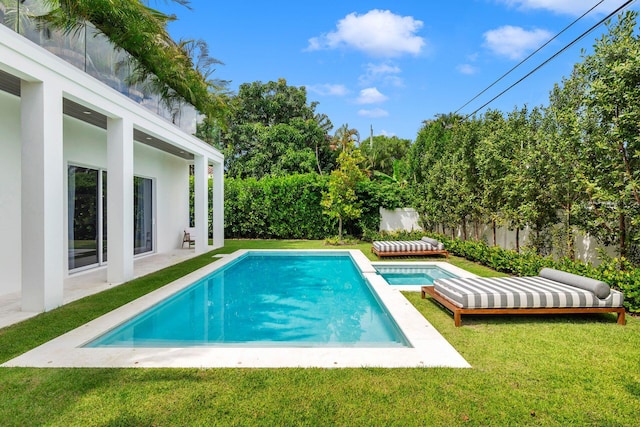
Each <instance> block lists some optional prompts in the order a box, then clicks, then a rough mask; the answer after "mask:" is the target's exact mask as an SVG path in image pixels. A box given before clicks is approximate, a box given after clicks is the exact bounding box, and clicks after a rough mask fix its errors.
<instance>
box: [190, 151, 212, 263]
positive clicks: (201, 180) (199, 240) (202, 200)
mask: <svg viewBox="0 0 640 427" xmlns="http://www.w3.org/2000/svg"><path fill="white" fill-rule="evenodd" d="M193 166H194V168H193V169H194V181H195V182H194V183H193V184H194V185H193V190H194V199H195V200H194V205H195V206H194V209H195V221H196V224H195V229H196V253H197V254H202V253H205V252H207V251H208V250H209V214H208V210H209V197H208V196H209V194H208V188H207V187H208V186H209V185H208V181H209V171H208V169H209V168H208V161H207V157H206V156H198V155H196V156H195V158H194V159H193Z"/></svg>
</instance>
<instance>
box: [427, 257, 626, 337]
mask: <svg viewBox="0 0 640 427" xmlns="http://www.w3.org/2000/svg"><path fill="white" fill-rule="evenodd" d="M421 290H422V292H421V293H422V298H425V297H426V295H427V294H428V295H429V296H431V298H433V299H435V300H436V301H437V302H438V303H440V304H441V305H443V306H444V307H446V308H447V309H449V310H451V311H452V312H453V319H454V323H455V325H456V326H460V325H461V323H462V315H463V314H551V313H603V312H604V313H606V312H611V313H617V314H618V324H621V325H624V324H625V310H624V307H623V305H622V303H623V300H624V296H623V294H622V293H621V292H618V291H616V290H614V289H611V288H609V285H607V284H606V283H604V282H600V281H597V280H594V279H590V278H588V277H583V276H578V275H575V274H571V273H566V272H564V271H559V270H553V269H550V268H543V269H542V270H541V271H540V274H539V275H538V276H534V277H499V278H496V277H494V278H482V277H479V278H456V279H437V280H435V281H434V283H433V286H423V287H422V288H421Z"/></svg>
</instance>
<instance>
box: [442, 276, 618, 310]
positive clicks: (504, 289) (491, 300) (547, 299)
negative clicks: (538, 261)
mask: <svg viewBox="0 0 640 427" xmlns="http://www.w3.org/2000/svg"><path fill="white" fill-rule="evenodd" d="M434 287H435V290H436V291H438V292H439V293H440V294H441V295H443V296H444V297H446V298H447V299H448V300H450V301H451V302H452V303H454V304H455V305H457V306H458V307H462V308H567V307H622V302H623V299H624V296H623V294H622V293H621V292H618V291H615V290H611V294H610V295H609V296H608V297H607V298H605V299H599V298H598V297H597V296H596V295H595V294H593V293H592V292H590V291H587V290H584V289H580V288H575V287H572V286H569V285H565V284H562V283H559V282H556V281H553V280H549V279H545V278H543V277H494V278H458V279H438V280H436V281H434Z"/></svg>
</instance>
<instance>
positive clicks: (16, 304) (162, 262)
mask: <svg viewBox="0 0 640 427" xmlns="http://www.w3.org/2000/svg"><path fill="white" fill-rule="evenodd" d="M194 256H195V251H194V249H175V250H173V251H171V252H166V253H162V254H153V255H149V256H144V257H141V258H137V259H136V260H134V267H133V268H134V272H133V274H134V276H135V277H141V276H144V275H147V274H149V273H153V272H154V271H158V270H161V269H163V268H165V267H168V266H170V265H173V264H177V263H179V262H182V261H185V260H187V259H189V258H193V257H194ZM114 286H117V285H112V284H111V283H108V282H107V268H106V267H101V268H96V269H92V270H88V271H84V272H80V273H75V274H73V275H71V276H69V277H68V278H67V279H66V280H65V281H64V304H68V303H70V302H71V301H75V300H78V299H80V298H84V297H86V296H88V295H93V294H96V293H98V292H102V291H104V290H106V289H110V288H112V287H114ZM20 302H21V295H20V293H19V292H16V293H12V294H5V295H0V328H4V327H5V326H9V325H12V324H14V323H18V322H21V321H23V320H25V319H28V318H30V317H33V316H35V315H37V314H38V313H37V312H29V311H21V310H20Z"/></svg>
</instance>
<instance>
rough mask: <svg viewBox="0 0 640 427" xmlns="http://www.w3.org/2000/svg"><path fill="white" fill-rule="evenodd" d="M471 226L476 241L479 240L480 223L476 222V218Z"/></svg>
mask: <svg viewBox="0 0 640 427" xmlns="http://www.w3.org/2000/svg"><path fill="white" fill-rule="evenodd" d="M473 228H474V232H473V235H474V237H475V239H476V241H479V240H480V223H479V222H478V220H477V219H476V220H474V221H473Z"/></svg>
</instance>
